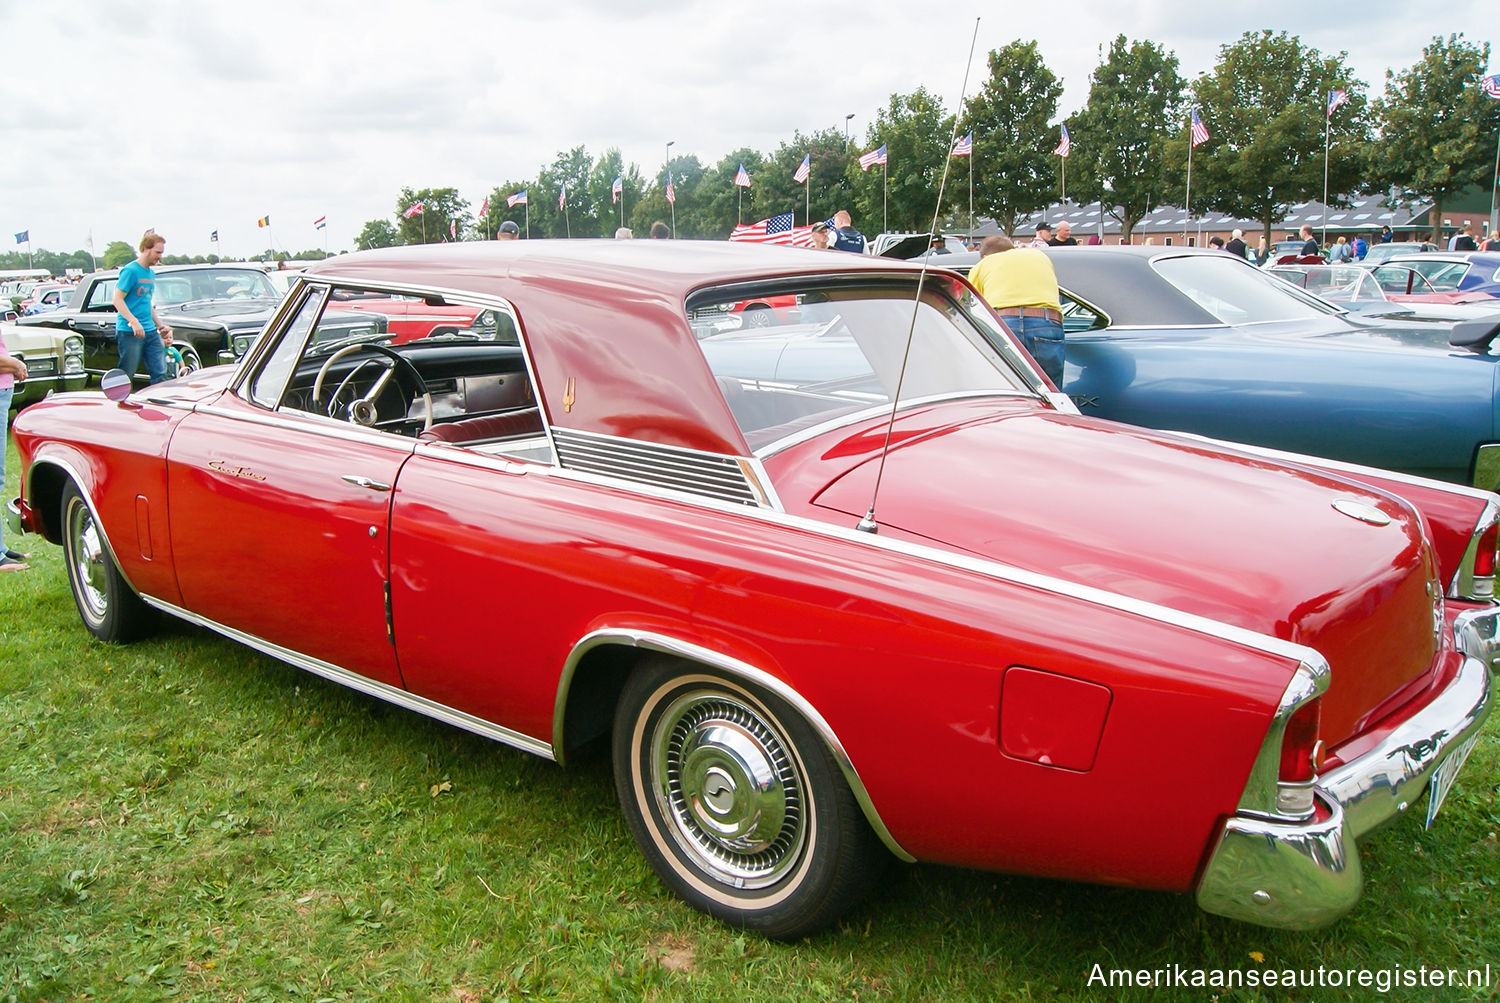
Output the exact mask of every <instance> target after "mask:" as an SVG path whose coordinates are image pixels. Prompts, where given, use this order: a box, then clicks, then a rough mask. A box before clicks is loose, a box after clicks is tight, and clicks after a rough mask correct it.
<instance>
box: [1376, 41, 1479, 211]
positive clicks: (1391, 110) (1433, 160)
mask: <svg viewBox="0 0 1500 1003" xmlns="http://www.w3.org/2000/svg"><path fill="white" fill-rule="evenodd" d="M1489 58H1490V46H1489V43H1488V42H1486V43H1484V44H1482V45H1475V44H1472V43H1469V42H1465V41H1464V40H1463V35H1449V36H1448V38H1447V40H1446V41H1444V39H1443V38H1442V36H1440V35H1439V36H1437V37H1435V38H1433V40H1432V41H1431V42H1430V43H1429V44H1428V45H1427V46H1426V48H1424V49H1423V50H1422V58H1421V59H1420V60H1418V62H1417V63H1416V64H1415V65H1413V66H1411V67H1410V68H1408V69H1405V70H1402V71H1401V72H1400V73H1399V74H1397V73H1392V72H1391V71H1390V70H1387V71H1386V74H1385V97H1384V98H1382V99H1381V100H1379V101H1377V102H1376V103H1375V116H1376V118H1377V119H1378V120H1379V122H1380V148H1379V152H1380V157H1379V160H1378V161H1377V163H1379V164H1380V165H1381V167H1380V169H1381V175H1382V180H1384V181H1386V182H1388V183H1389V184H1391V185H1394V186H1395V187H1396V189H1397V190H1398V193H1399V199H1400V202H1401V203H1403V204H1406V205H1411V204H1413V203H1415V202H1418V201H1430V202H1431V203H1432V239H1433V240H1434V241H1437V240H1440V239H1441V238H1442V222H1443V203H1444V202H1447V201H1449V200H1450V199H1452V198H1453V197H1454V196H1455V195H1458V194H1459V193H1461V192H1462V191H1463V190H1464V189H1466V188H1468V187H1470V186H1471V185H1476V184H1477V185H1481V186H1484V187H1488V186H1489V183H1490V180H1491V178H1492V177H1493V175H1492V174H1491V172H1492V171H1493V170H1494V166H1495V161H1494V150H1495V133H1496V130H1497V129H1500V102H1496V101H1493V100H1491V99H1490V98H1488V97H1486V96H1485V94H1484V92H1483V91H1482V90H1481V89H1480V86H1479V82H1480V78H1481V77H1483V76H1484V69H1485V67H1486V66H1487V65H1488V64H1489Z"/></svg>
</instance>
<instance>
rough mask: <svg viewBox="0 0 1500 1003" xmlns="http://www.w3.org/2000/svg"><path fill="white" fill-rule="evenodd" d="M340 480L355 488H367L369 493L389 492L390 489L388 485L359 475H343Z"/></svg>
mask: <svg viewBox="0 0 1500 1003" xmlns="http://www.w3.org/2000/svg"><path fill="white" fill-rule="evenodd" d="M342 480H346V481H348V482H349V483H350V484H353V485H354V486H355V487H357V488H368V489H369V490H371V491H389V490H390V489H391V486H390V485H389V484H385V483H383V482H381V481H376V480H371V479H370V478H368V477H361V476H360V475H359V474H345V475H344V476H343V478H342Z"/></svg>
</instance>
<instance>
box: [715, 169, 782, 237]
mask: <svg viewBox="0 0 1500 1003" xmlns="http://www.w3.org/2000/svg"><path fill="white" fill-rule="evenodd" d="M741 165H743V166H744V168H745V173H746V174H748V175H749V176H750V187H749V188H744V187H741V186H739V185H736V184H735V183H734V178H735V175H736V174H738V173H739V169H740V166H741ZM762 166H763V163H762V161H761V157H760V154H759V153H757V152H756V151H754V150H752V149H750V148H749V147H741V148H740V149H738V150H731V151H730V152H729V153H726V154H725V155H724V156H723V157H722V158H721V159H720V160H719V162H718V163H717V164H715V165H714V166H713V167H712V168H710V169H709V170H707V171H704V172H703V175H702V176H701V177H700V178H699V179H698V183H697V184H696V185H694V186H693V194H692V202H693V205H694V207H695V208H696V213H695V230H696V235H697V236H699V237H704V238H707V239H709V240H723V239H725V238H726V237H728V236H729V233H730V231H731V230H733V229H734V228H735V226H736V225H737V224H739V223H754V222H755V221H757V220H760V219H765V218H766V216H767V215H769V214H768V213H767V212H764V211H762V205H770V203H769V202H768V201H766V200H764V199H763V198H762V197H761V194H760V187H761V186H762V185H763V183H764V181H763V179H762V178H761V174H762V170H761V168H762ZM776 211H777V212H786V211H787V210H786V209H784V208H783V209H778V210H776Z"/></svg>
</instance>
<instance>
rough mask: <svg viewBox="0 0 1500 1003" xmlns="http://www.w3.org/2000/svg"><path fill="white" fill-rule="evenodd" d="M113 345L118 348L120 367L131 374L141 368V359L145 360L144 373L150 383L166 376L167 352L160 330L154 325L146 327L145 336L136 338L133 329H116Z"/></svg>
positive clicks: (157, 381) (160, 380)
mask: <svg viewBox="0 0 1500 1003" xmlns="http://www.w3.org/2000/svg"><path fill="white" fill-rule="evenodd" d="M115 347H116V348H118V349H119V350H120V368H121V369H123V370H125V372H127V373H129V374H130V375H131V376H134V375H135V374H136V372H137V371H138V370H139V369H140V368H141V359H142V358H144V359H145V360H146V373H147V375H149V376H150V377H151V382H152V383H160V382H162V381H163V380H165V379H166V378H167V353H166V348H165V347H164V346H163V345H162V343H161V332H160V331H158V330H157V329H156V328H154V327H148V328H146V336H145V337H144V338H137V337H136V336H135V332H133V331H116V332H115Z"/></svg>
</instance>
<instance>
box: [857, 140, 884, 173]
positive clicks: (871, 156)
mask: <svg viewBox="0 0 1500 1003" xmlns="http://www.w3.org/2000/svg"><path fill="white" fill-rule="evenodd" d="M883 163H885V144H884V143H881V144H880V145H879V146H877V147H875V149H873V150H871V151H870V152H869V153H866V154H865V155H864V156H862V157H860V158H859V169H860V170H862V171H868V170H869V169H870V168H872V167H874V166H875V165H876V164H883Z"/></svg>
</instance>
